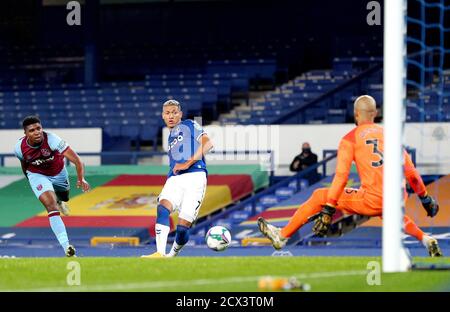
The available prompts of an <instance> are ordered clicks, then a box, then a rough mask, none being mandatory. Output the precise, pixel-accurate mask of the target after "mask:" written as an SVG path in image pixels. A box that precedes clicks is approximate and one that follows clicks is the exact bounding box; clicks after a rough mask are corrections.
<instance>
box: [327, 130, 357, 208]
mask: <svg viewBox="0 0 450 312" xmlns="http://www.w3.org/2000/svg"><path fill="white" fill-rule="evenodd" d="M353 156H354V145H353V143H352V142H350V141H349V140H346V139H342V140H341V142H340V143H339V149H338V152H337V163H336V174H335V175H334V179H333V182H332V183H331V187H330V189H329V190H328V196H327V204H331V205H332V206H336V204H337V201H338V199H339V197H340V196H341V194H342V192H343V191H344V188H345V186H346V185H347V180H348V175H349V174H350V170H351V167H352V162H353Z"/></svg>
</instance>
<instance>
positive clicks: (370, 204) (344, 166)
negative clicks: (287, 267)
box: [258, 95, 442, 257]
mask: <svg viewBox="0 0 450 312" xmlns="http://www.w3.org/2000/svg"><path fill="white" fill-rule="evenodd" d="M354 113H355V123H356V125H357V127H355V128H354V129H353V130H352V131H350V132H349V133H347V135H345V136H344V137H343V138H342V140H341V142H340V144H339V149H338V153H337V164H336V174H335V177H334V179H333V182H332V184H331V187H330V188H320V189H317V190H316V191H314V193H313V194H312V196H311V197H310V198H309V199H308V200H307V201H306V202H304V203H303V204H302V205H301V206H300V207H299V208H298V209H297V211H296V212H295V214H294V215H293V216H292V218H291V219H290V220H289V223H288V224H287V225H286V226H285V227H283V228H282V229H280V228H277V227H275V226H273V225H271V224H269V223H268V222H267V221H266V220H265V219H264V218H259V219H258V226H259V229H260V231H261V232H262V233H263V234H264V235H265V236H266V237H267V238H269V239H270V240H271V242H272V245H273V247H274V248H275V249H281V248H282V247H283V246H284V245H286V242H287V240H288V238H289V237H291V236H292V234H294V233H295V232H296V231H297V230H298V229H299V228H300V227H302V226H303V225H304V224H306V223H308V222H309V221H312V220H313V221H314V226H313V232H314V233H315V234H316V235H318V236H324V235H326V234H327V232H328V229H329V228H330V226H331V221H332V217H333V214H334V213H335V211H336V209H338V210H341V211H342V212H344V213H347V214H359V215H364V216H369V217H375V216H378V217H381V216H382V209H383V147H384V145H383V143H384V135H383V128H382V127H381V126H379V125H376V124H374V119H375V117H376V115H377V110H376V103H375V100H374V99H373V98H372V97H371V96H368V95H362V96H360V97H358V98H357V99H356V100H355V104H354ZM404 157H405V164H404V174H405V178H406V180H407V181H408V183H409V184H410V186H411V187H412V189H413V190H414V192H415V193H416V194H417V195H419V198H420V200H421V202H422V205H423V207H424V208H425V210H426V211H427V214H428V216H429V217H434V216H435V215H436V214H437V213H438V211H439V206H438V204H437V203H436V201H435V200H434V199H433V198H432V197H431V196H429V195H428V194H427V191H426V188H425V185H424V183H423V181H422V178H421V177H420V175H419V173H418V172H417V170H416V168H415V167H414V165H413V163H412V161H411V158H410V157H409V155H408V154H407V153H406V152H404ZM353 161H354V162H355V163H356V167H357V169H358V174H359V177H360V180H361V187H360V188H359V189H353V188H346V187H345V186H346V184H347V179H348V175H349V173H350V169H351V165H352V162H353ZM406 196H407V194H406V193H405V199H406ZM388 209H389V208H388ZM404 228H405V232H406V233H407V234H409V235H411V236H414V237H415V238H417V239H418V240H419V241H421V242H422V243H423V244H424V246H425V247H426V248H427V249H428V252H429V254H430V256H432V257H436V256H442V252H441V250H440V248H439V245H438V242H437V240H436V239H435V238H433V237H431V236H428V235H426V234H425V233H424V232H423V231H422V230H421V229H419V228H418V227H417V225H416V224H415V223H414V222H413V221H412V220H411V219H410V218H409V217H408V216H406V215H405V216H404Z"/></svg>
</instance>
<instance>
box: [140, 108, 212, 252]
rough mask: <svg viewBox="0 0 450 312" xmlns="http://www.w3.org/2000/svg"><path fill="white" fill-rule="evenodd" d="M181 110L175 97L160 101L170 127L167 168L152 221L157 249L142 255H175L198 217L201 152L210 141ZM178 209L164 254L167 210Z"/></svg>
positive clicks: (203, 168)
mask: <svg viewBox="0 0 450 312" xmlns="http://www.w3.org/2000/svg"><path fill="white" fill-rule="evenodd" d="M182 116H183V113H182V111H181V106H180V103H179V102H178V101H175V100H168V101H166V102H165V103H164V104H163V112H162V118H163V119H164V122H165V123H166V126H167V127H168V128H169V130H170V134H169V150H168V155H169V160H170V170H169V173H168V175H167V180H166V183H165V184H164V188H163V190H162V191H161V194H160V195H159V197H158V207H157V218H156V225H155V233H156V249H157V251H156V252H155V253H153V254H150V255H148V256H142V257H144V258H160V257H165V256H166V257H174V256H176V255H178V253H179V252H180V250H181V248H183V246H184V245H185V244H186V243H187V242H188V240H189V229H190V227H191V225H192V223H193V222H194V221H195V220H196V219H197V215H198V212H199V210H200V206H201V204H202V201H203V197H204V196H205V191H206V180H207V173H208V172H207V170H206V163H205V158H204V155H205V154H206V153H208V151H210V150H211V149H212V147H213V146H212V143H211V141H210V139H209V138H208V136H207V134H206V132H205V131H204V130H203V129H202V128H201V126H200V125H199V124H198V123H197V122H195V121H193V120H190V119H186V120H183V121H182V120H181V117H182ZM173 211H179V215H178V225H177V229H176V235H175V241H174V242H173V246H172V248H171V250H170V252H169V253H168V254H167V255H166V244H167V236H168V235H169V232H170V220H169V217H170V214H171V213H172V212H173Z"/></svg>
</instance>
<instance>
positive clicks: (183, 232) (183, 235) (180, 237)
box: [175, 225, 189, 246]
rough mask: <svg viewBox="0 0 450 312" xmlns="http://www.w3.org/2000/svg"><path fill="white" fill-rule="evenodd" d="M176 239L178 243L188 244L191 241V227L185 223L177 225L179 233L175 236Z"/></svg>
mask: <svg viewBox="0 0 450 312" xmlns="http://www.w3.org/2000/svg"><path fill="white" fill-rule="evenodd" d="M175 241H176V242H177V244H178V245H180V246H181V245H186V243H187V242H188V241H189V228H188V227H187V226H184V225H178V226H177V234H176V236H175Z"/></svg>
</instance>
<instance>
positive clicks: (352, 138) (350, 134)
mask: <svg viewBox="0 0 450 312" xmlns="http://www.w3.org/2000/svg"><path fill="white" fill-rule="evenodd" d="M357 130H358V127H354V128H353V129H352V130H350V131H349V132H347V134H345V135H344V136H343V137H342V140H341V141H347V142H350V143H355V142H356V131H357Z"/></svg>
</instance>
